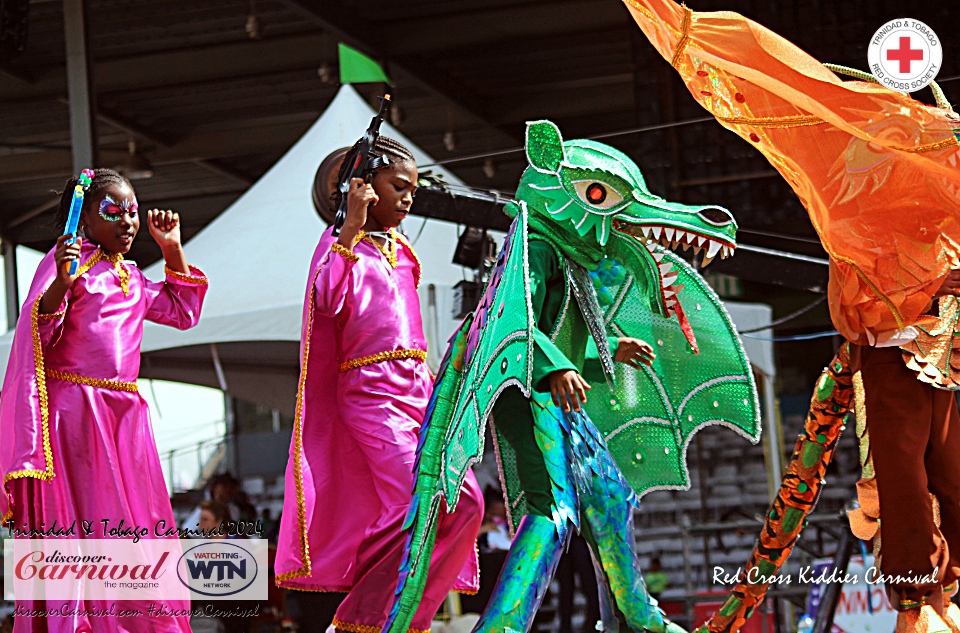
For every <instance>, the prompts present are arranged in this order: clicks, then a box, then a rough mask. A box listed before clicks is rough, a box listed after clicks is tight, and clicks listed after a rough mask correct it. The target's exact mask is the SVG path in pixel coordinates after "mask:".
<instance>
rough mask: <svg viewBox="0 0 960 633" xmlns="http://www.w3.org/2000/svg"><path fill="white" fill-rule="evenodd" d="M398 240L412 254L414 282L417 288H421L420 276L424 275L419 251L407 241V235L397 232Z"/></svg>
mask: <svg viewBox="0 0 960 633" xmlns="http://www.w3.org/2000/svg"><path fill="white" fill-rule="evenodd" d="M397 241H398V242H400V243H401V244H402V245H403V247H404V248H405V249H407V252H408V253H409V254H410V257H411V258H412V259H413V263H414V266H413V284H414V289H415V290H420V278H421V277H422V276H423V273H422V271H423V267H422V266H421V265H420V258H419V257H417V252H416V251H415V250H413V245H412V244H410V242H408V241H407V238H406V237H403V236H402V235H401V234H399V233H398V234H397Z"/></svg>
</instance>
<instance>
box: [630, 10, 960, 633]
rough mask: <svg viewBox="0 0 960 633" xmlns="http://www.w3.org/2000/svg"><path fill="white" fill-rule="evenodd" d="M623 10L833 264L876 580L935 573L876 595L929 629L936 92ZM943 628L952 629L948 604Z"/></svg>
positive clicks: (958, 442)
mask: <svg viewBox="0 0 960 633" xmlns="http://www.w3.org/2000/svg"><path fill="white" fill-rule="evenodd" d="M624 3H625V4H626V6H627V7H628V8H629V10H630V12H631V13H632V15H633V17H634V19H635V20H636V21H637V24H638V25H639V26H640V28H641V29H642V30H643V32H644V33H645V34H646V36H647V38H648V39H649V40H650V41H651V42H652V43H653V45H654V47H656V49H657V50H658V51H659V52H660V54H661V55H663V57H664V58H665V59H666V60H667V61H669V62H670V64H671V65H672V66H673V67H674V68H675V69H676V70H677V71H678V72H679V73H680V76H681V77H682V78H683V80H684V82H685V83H686V85H687V87H688V88H689V90H690V92H691V94H693V96H694V98H695V99H696V100H697V101H698V102H699V103H700V104H701V105H702V106H703V107H704V108H705V109H706V110H707V111H709V112H710V113H711V114H713V115H714V116H715V117H716V118H717V120H718V121H719V122H720V123H721V124H722V125H723V126H724V127H726V128H728V129H730V130H731V131H733V132H735V133H736V134H738V135H739V136H741V137H742V138H743V139H744V140H746V141H747V142H749V143H750V144H752V145H754V146H755V147H756V148H757V149H758V150H759V151H760V152H762V153H763V155H764V156H766V158H767V159H768V160H769V161H770V163H771V164H772V165H773V166H774V167H775V168H776V169H777V170H778V171H779V172H780V174H781V175H782V176H783V177H784V178H785V179H786V181H787V182H788V183H789V184H790V186H791V187H792V188H793V190H794V191H795V192H796V194H797V195H798V196H799V197H800V200H801V202H802V203H803V205H804V207H805V208H806V209H807V212H808V213H809V215H810V220H811V221H812V222H813V225H814V228H815V229H816V231H817V233H818V235H819V236H820V240H821V242H822V243H823V247H824V248H825V249H826V251H827V253H828V254H829V255H830V259H831V274H830V284H829V288H828V298H829V303H830V314H831V317H832V319H833V322H834V325H835V326H836V327H837V329H838V330H839V331H840V332H841V333H842V334H843V335H844V336H845V337H846V338H847V339H848V340H849V341H850V342H852V343H854V344H856V345H854V346H853V348H852V349H851V353H850V361H851V367H852V369H853V371H854V372H855V377H854V385H857V384H860V385H861V386H860V387H859V390H860V393H861V395H862V394H863V393H864V392H865V394H866V396H865V398H863V397H861V398H860V400H861V403H864V402H865V405H866V406H865V407H864V408H865V410H866V411H869V415H867V416H862V417H866V425H867V427H868V430H869V436H870V437H871V438H872V440H873V442H872V445H871V446H870V449H871V453H872V458H873V468H874V470H875V472H876V480H875V481H874V480H869V481H862V482H861V486H859V488H863V489H865V490H864V492H866V494H863V495H861V500H862V501H863V502H864V504H863V505H864V510H865V511H866V510H869V512H870V514H872V515H874V516H875V515H876V513H877V512H876V505H877V503H876V496H877V495H876V492H875V491H877V490H878V489H879V506H880V511H879V514H880V515H881V517H886V518H881V519H880V523H881V531H882V533H883V535H884V542H883V552H882V556H881V557H880V567H881V571H883V573H884V574H887V573H890V572H889V571H888V569H887V568H890V567H892V566H897V567H898V569H896V572H898V573H902V572H905V571H907V570H904V569H900V567H901V566H903V565H904V564H906V563H905V562H907V561H908V562H909V563H908V564H909V565H910V566H915V567H916V569H914V570H913V571H914V572H916V573H918V574H922V573H924V572H925V571H927V570H934V569H935V568H936V573H935V574H934V575H935V576H936V578H935V580H934V582H917V583H913V584H912V585H911V584H910V583H902V584H898V585H894V584H892V583H891V584H888V590H889V591H890V596H891V599H892V601H893V603H894V606H896V607H897V608H898V609H900V610H902V611H904V612H911V613H912V615H910V616H908V617H905V618H901V620H899V621H898V630H901V629H904V628H906V629H912V628H916V629H923V628H925V627H926V628H929V630H931V631H934V630H937V629H938V628H941V627H942V626H943V623H942V622H941V623H939V624H937V623H933V624H931V622H932V621H931V620H930V619H929V617H928V616H929V612H927V611H925V607H924V605H927V604H929V605H933V607H934V608H935V609H936V610H937V611H939V612H941V613H942V610H941V609H939V605H940V597H941V595H942V594H941V593H940V588H941V587H942V588H943V589H944V591H946V592H948V593H949V592H951V591H955V580H956V576H957V574H958V573H960V551H958V550H960V542H958V540H960V474H958V472H960V418H958V416H957V408H956V402H955V400H954V398H953V394H951V393H948V392H945V391H941V390H939V389H934V388H932V387H930V386H929V385H926V384H922V383H930V384H932V385H935V386H937V387H941V388H944V387H946V388H952V389H956V388H958V387H960V380H958V379H960V355H958V354H956V353H954V352H956V351H958V350H954V349H953V346H954V345H957V346H958V347H960V343H955V342H954V340H955V339H960V337H955V336H954V332H956V331H957V330H958V327H957V322H958V319H960V311H958V307H957V306H958V302H957V300H956V299H955V298H953V297H949V298H945V299H940V300H939V306H938V307H939V312H938V311H937V310H936V309H934V310H932V309H931V307H932V305H933V300H934V296H935V294H936V293H937V291H938V290H939V289H940V287H941V285H942V283H943V280H944V278H945V277H946V276H947V275H948V274H949V273H950V271H951V270H952V269H956V268H958V267H960V259H958V256H960V143H958V140H957V139H958V136H957V133H958V132H960V129H958V128H960V117H958V116H957V114H956V113H954V112H953V110H952V109H951V108H950V106H949V105H948V104H946V103H945V99H943V95H942V93H940V92H939V89H938V88H936V87H935V90H934V93H935V95H936V96H937V100H938V103H939V104H940V106H939V107H934V106H928V105H924V104H922V103H920V102H918V101H916V100H914V99H912V98H911V97H909V96H908V95H904V94H900V93H897V92H893V91H891V90H889V89H887V88H885V87H883V86H881V85H879V84H877V83H872V82H870V81H869V76H865V75H864V74H860V75H858V76H860V78H862V79H867V81H847V82H845V81H842V80H841V79H839V78H838V77H837V75H836V74H834V72H832V71H831V70H830V69H828V68H827V67H825V66H824V65H823V64H821V63H820V62H818V61H817V60H815V59H813V58H812V57H810V56H809V55H807V54H806V53H804V52H803V51H802V50H800V49H799V48H797V47H796V46H794V45H793V44H791V43H790V42H789V41H787V40H785V39H783V38H782V37H780V36H778V35H777V34H776V33H773V32H771V31H769V30H767V29H766V28H764V27H762V26H760V25H759V24H757V23H755V22H752V21H750V20H748V19H746V18H744V17H743V16H741V15H738V14H736V13H731V12H713V13H699V12H694V11H691V10H690V9H688V8H687V7H686V6H683V5H678V4H676V3H674V2H672V0H624ZM897 346H900V347H901V349H902V351H901V350H897V349H896V348H897ZM884 348H889V349H884ZM954 358H956V359H958V360H953V361H951V359H954ZM904 363H906V367H905V366H904ZM953 363H956V364H957V366H956V367H954V366H953ZM907 368H909V369H910V370H912V372H911V371H908V370H907ZM914 378H919V380H920V381H921V382H918V381H917V380H914ZM861 406H862V405H861ZM858 411H861V412H862V410H861V409H860V408H858ZM898 431H903V432H898ZM931 455H932V456H934V458H931ZM871 487H872V490H871ZM908 491H909V492H908ZM918 492H919V494H918ZM928 492H929V493H933V494H935V495H936V497H937V500H938V501H939V506H940V512H939V516H937V513H936V512H935V511H934V507H935V504H936V501H934V500H933V498H932V497H931V496H930V495H929V494H926V493H928ZM871 501H872V502H871ZM901 502H903V503H901ZM904 504H908V505H909V507H908V505H904ZM884 508H886V509H887V510H884ZM894 508H896V511H893V509H894ZM937 519H939V520H940V522H941V523H940V525H939V529H938V526H937V525H936V524H935V523H936V521H937ZM894 535H896V538H887V537H893V536H894ZM918 607H919V608H918ZM921 612H923V614H922V615H921ZM946 622H947V624H948V625H949V626H950V627H951V628H953V630H954V631H960V628H958V624H960V612H958V611H957V610H956V607H954V608H953V609H952V610H950V611H948V612H947V617H946ZM711 630H713V627H712V626H711ZM718 630H719V629H718Z"/></svg>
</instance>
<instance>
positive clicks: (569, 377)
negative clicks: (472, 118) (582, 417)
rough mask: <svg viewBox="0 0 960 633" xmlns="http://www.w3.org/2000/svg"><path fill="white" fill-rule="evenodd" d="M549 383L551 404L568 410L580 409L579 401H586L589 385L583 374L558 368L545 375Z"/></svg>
mask: <svg viewBox="0 0 960 633" xmlns="http://www.w3.org/2000/svg"><path fill="white" fill-rule="evenodd" d="M547 381H548V382H549V383H550V393H551V394H552V395H553V404H555V405H557V406H558V407H560V408H561V409H563V410H564V411H567V412H569V411H570V407H571V406H572V407H573V410H574V411H580V403H586V401H587V391H589V390H590V389H591V387H590V385H589V384H588V383H587V381H586V380H584V379H583V376H581V375H580V374H578V373H577V372H575V371H574V370H572V369H566V370H558V371H555V372H552V373H551V374H550V375H549V376H547Z"/></svg>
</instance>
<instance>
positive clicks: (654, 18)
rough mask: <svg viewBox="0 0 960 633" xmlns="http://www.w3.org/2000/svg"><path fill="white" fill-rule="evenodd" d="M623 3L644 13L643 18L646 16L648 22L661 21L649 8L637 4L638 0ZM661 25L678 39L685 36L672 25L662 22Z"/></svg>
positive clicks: (625, 0) (628, 0)
mask: <svg viewBox="0 0 960 633" xmlns="http://www.w3.org/2000/svg"><path fill="white" fill-rule="evenodd" d="M623 1H624V2H625V3H626V4H627V5H628V6H631V7H633V8H634V9H636V10H637V11H639V12H640V13H642V14H643V16H644V17H645V18H647V19H648V20H650V21H651V22H657V21H659V20H658V19H657V16H655V15H654V14H653V12H652V11H651V10H650V9H648V8H647V7H645V6H643V5H642V4H640V3H639V2H637V0H623ZM661 24H663V26H665V27H666V28H667V29H669V31H670V32H671V33H673V34H674V35H675V36H676V37H680V36H681V35H683V34H682V33H681V32H680V31H678V30H677V29H675V28H673V26H671V25H670V24H667V23H666V22H662V23H661Z"/></svg>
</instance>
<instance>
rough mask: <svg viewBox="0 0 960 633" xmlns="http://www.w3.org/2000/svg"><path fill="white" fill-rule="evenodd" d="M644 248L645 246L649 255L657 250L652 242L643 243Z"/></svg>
mask: <svg viewBox="0 0 960 633" xmlns="http://www.w3.org/2000/svg"><path fill="white" fill-rule="evenodd" d="M644 246H646V247H647V250H648V251H650V252H651V253H652V252H653V251H655V250H656V248H657V245H656V244H654V243H653V242H645V243H644Z"/></svg>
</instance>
